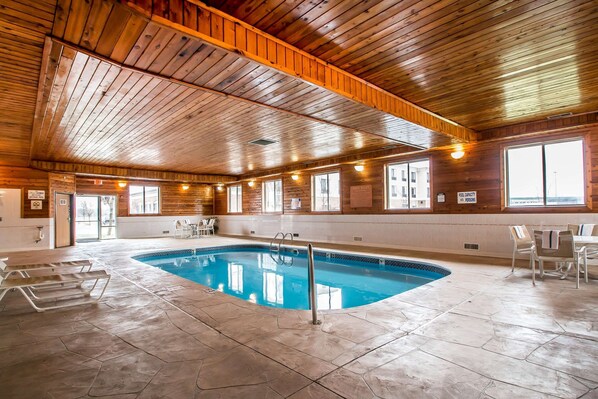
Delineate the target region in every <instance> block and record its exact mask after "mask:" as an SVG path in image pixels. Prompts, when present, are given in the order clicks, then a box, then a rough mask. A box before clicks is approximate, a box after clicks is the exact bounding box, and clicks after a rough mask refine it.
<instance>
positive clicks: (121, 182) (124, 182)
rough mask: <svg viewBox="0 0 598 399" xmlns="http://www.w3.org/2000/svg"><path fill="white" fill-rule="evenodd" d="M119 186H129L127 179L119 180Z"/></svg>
mask: <svg viewBox="0 0 598 399" xmlns="http://www.w3.org/2000/svg"><path fill="white" fill-rule="evenodd" d="M118 187H120V188H125V187H127V182H126V181H119V182H118Z"/></svg>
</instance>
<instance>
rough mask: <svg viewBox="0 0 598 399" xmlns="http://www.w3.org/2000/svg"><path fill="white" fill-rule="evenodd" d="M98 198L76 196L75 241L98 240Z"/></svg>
mask: <svg viewBox="0 0 598 399" xmlns="http://www.w3.org/2000/svg"><path fill="white" fill-rule="evenodd" d="M98 199H99V197H98V196H95V195H93V196H82V195H78V196H77V208H76V209H77V212H76V216H75V218H76V219H75V222H76V230H75V234H76V238H77V241H82V240H83V241H85V240H98V239H99V238H100V222H99V220H100V206H99V201H98Z"/></svg>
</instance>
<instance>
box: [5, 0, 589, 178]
mask: <svg viewBox="0 0 598 399" xmlns="http://www.w3.org/2000/svg"><path fill="white" fill-rule="evenodd" d="M132 3H136V5H135V6H132V5H131V3H127V4H128V5H127V4H121V3H119V2H115V1H112V0H90V1H83V0H57V4H55V1H54V0H45V1H36V0H0V51H2V55H3V57H0V67H1V68H2V70H0V72H1V73H0V91H1V93H2V97H1V98H0V127H1V129H2V130H1V131H0V164H8V165H27V164H28V163H29V162H30V160H36V161H56V162H68V163H74V164H92V165H105V166H114V167H119V168H142V169H154V170H162V171H174V172H188V173H201V174H227V175H243V174H248V173H255V171H260V170H268V169H275V168H280V167H283V166H285V165H290V164H297V163H298V162H312V161H314V160H318V159H322V158H333V157H334V158H338V157H341V156H347V155H351V154H356V153H360V152H367V151H374V150H385V151H388V149H389V148H393V150H392V151H395V152H397V153H399V152H404V151H409V150H413V149H414V148H413V147H409V146H406V145H403V144H404V143H411V144H413V145H414V146H416V147H423V148H427V147H433V146H444V145H448V144H453V143H457V142H460V141H463V139H465V140H466V139H467V138H468V137H471V132H472V131H471V130H468V129H467V128H471V129H475V130H484V129H489V128H495V127H499V126H505V125H510V124H513V123H519V122H525V121H529V120H537V119H540V118H544V117H545V116H547V115H552V114H557V113H561V112H573V113H583V112H591V111H595V110H597V109H598V96H596V92H598V90H597V89H598V88H597V86H598V61H597V58H598V54H597V52H596V51H595V44H594V43H595V41H596V39H598V32H597V30H596V26H597V25H596V22H598V20H597V15H598V13H597V12H596V3H595V2H592V1H574V2H562V1H476V2H474V1H472V0H467V1H443V0H441V1H436V0H434V1H432V0H429V1H428V0H426V1H410V0H406V1H401V2H396V1H386V0H373V1H368V2H361V1H356V0H345V1H341V0H332V1H319V0H316V1H292V2H291V1H282V0H265V1H261V0H257V1H256V0H246V1H243V0H236V1H218V0H216V1H208V2H207V3H208V4H210V5H212V6H214V7H216V8H218V9H220V10H222V11H223V12H225V13H227V14H231V15H233V16H235V17H238V18H239V19H241V20H243V21H245V22H247V23H248V24H250V25H254V26H255V27H256V28H257V29H261V30H263V31H265V32H267V33H269V34H271V35H273V36H276V37H277V38H278V39H280V40H282V41H278V42H277V41H276V40H278V39H272V40H270V39H268V38H267V37H262V36H260V33H259V32H258V31H256V30H255V29H254V28H252V27H248V26H247V25H243V23H241V22H234V21H233V22H231V21H230V20H227V19H226V16H224V17H223V16H222V15H221V14H218V12H217V11H215V10H210V9H207V8H206V7H205V6H202V5H201V3H198V2H196V1H195V0H189V1H185V0H181V1H172V0H171V1H170V2H169V1H164V0H159V1H158V0H154V1H151V0H133V1H132ZM144 11H145V13H144ZM156 15H158V16H159V17H156ZM206 18H207V20H206ZM227 23H228V25H227ZM177 24H178V25H177ZM231 24H232V25H231ZM183 25H184V26H183ZM206 26H207V27H208V29H207V32H206ZM185 27H186V28H185ZM202 27H203V28H202ZM256 32H257V33H256ZM240 33H241V34H240ZM47 34H48V35H51V36H52V37H53V38H54V39H48V40H47V44H46V55H45V57H44V56H42V49H43V42H44V36H45V35H47ZM227 35H228V36H227ZM231 35H232V36H231ZM214 38H216V39H220V40H221V41H222V43H223V46H220V47H219V46H218V45H217V44H218V43H219V42H218V40H216V44H215V42H214V40H212V39H214ZM260 38H261V39H260ZM260 40H261V41H260ZM252 41H253V42H252ZM283 42H287V43H290V44H291V45H294V46H297V47H298V49H296V51H295V50H293V49H292V48H290V47H288V45H286V44H285V43H283ZM230 43H233V44H234V45H229V44H230ZM592 45H593V47H592ZM252 46H253V47H254V48H253V51H255V53H256V54H257V55H258V56H257V57H253V56H252V55H251V52H252V48H251V47H252ZM223 47H224V48H225V49H227V50H228V51H227V50H225V49H223ZM299 49H300V50H303V51H305V53H301V51H300V50H299ZM260 52H261V53H262V56H261V57H262V58H264V60H265V61H260V56H259V55H260V54H259V53H260ZM307 53H309V54H307ZM289 54H291V56H289ZM310 54H312V55H313V56H317V57H319V58H321V59H322V60H323V61H319V60H317V59H315V58H313V59H310V58H309V57H311V55H310ZM4 55H7V56H6V57H4ZM285 56H286V61H281V60H285ZM297 57H299V58H297ZM301 57H303V58H301ZM297 60H302V61H299V66H300V67H301V66H302V67H303V70H302V71H303V73H301V72H295V71H296V70H297V67H298V65H297V62H298V61H297ZM306 60H307V61H306ZM325 62H329V63H331V64H333V65H336V66H337V67H338V68H340V69H334V68H332V67H330V68H329V67H328V66H327V64H326V63H325ZM289 63H290V66H289ZM293 64H294V65H293ZM274 66H278V67H276V68H275V67H274ZM299 70H301V68H299ZM342 70H346V71H348V72H350V73H353V74H355V75H356V77H355V78H352V77H351V75H346V74H345V72H343V71H342ZM40 71H41V72H40ZM5 72H6V73H5ZM298 76H299V77H301V78H302V79H300V78H298ZM331 76H332V77H333V82H334V83H333V84H332V83H330V82H331V80H330V79H331ZM38 79H39V81H40V85H39V87H38V84H37V83H38ZM360 79H363V80H361V81H360ZM366 81H367V82H370V83H372V84H374V85H376V86H378V87H380V88H382V89H384V90H387V91H388V92H390V93H392V94H389V95H385V94H384V93H383V92H381V91H380V90H379V89H377V88H375V87H374V86H371V85H370V84H369V83H366ZM321 82H323V83H321ZM328 89H332V91H331V90H328ZM376 90H378V91H376ZM393 95H397V96H401V97H404V98H406V99H407V100H409V101H412V102H414V103H416V104H417V105H419V106H422V107H423V108H426V109H429V110H430V111H432V112H435V113H438V114H440V115H442V116H444V117H446V118H448V119H450V120H453V121H455V122H457V123H459V124H461V125H464V126H466V128H462V127H461V126H459V125H458V124H452V123H450V121H443V120H442V118H436V119H434V118H435V117H434V116H433V115H432V114H429V113H427V114H426V112H427V111H425V110H421V109H418V108H417V107H411V108H409V107H407V108H405V109H406V111H405V109H403V108H402V107H403V105H404V104H402V103H400V101H399V100H400V99H398V100H395V99H393V97H392V96H393ZM36 99H37V103H38V104H37V112H36V113H35V116H36V117H35V119H34V117H33V116H34V110H35V109H36V106H35V105H36ZM383 111H385V112H383ZM398 115H403V117H398ZM406 119H408V120H412V121H418V123H419V121H421V123H422V124H423V125H424V126H428V127H422V126H420V125H417V124H414V123H412V122H409V121H408V120H406ZM430 126H434V127H436V126H438V130H436V131H435V130H434V129H432V128H430ZM439 132H442V133H439ZM260 138H265V139H271V140H273V141H275V142H276V143H275V144H272V145H270V146H266V147H259V146H256V145H251V144H248V142H249V141H251V140H255V139H260Z"/></svg>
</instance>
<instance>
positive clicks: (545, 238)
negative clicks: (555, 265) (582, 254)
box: [542, 230, 559, 249]
mask: <svg viewBox="0 0 598 399" xmlns="http://www.w3.org/2000/svg"><path fill="white" fill-rule="evenodd" d="M542 249H559V230H544V231H542Z"/></svg>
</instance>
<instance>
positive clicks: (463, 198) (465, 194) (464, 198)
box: [457, 191, 478, 204]
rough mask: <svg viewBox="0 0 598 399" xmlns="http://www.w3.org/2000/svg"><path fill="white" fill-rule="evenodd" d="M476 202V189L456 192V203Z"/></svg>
mask: <svg viewBox="0 0 598 399" xmlns="http://www.w3.org/2000/svg"><path fill="white" fill-rule="evenodd" d="M477 202H478V192H477V191H461V192H458V193H457V204H476V203H477Z"/></svg>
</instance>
